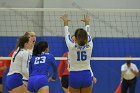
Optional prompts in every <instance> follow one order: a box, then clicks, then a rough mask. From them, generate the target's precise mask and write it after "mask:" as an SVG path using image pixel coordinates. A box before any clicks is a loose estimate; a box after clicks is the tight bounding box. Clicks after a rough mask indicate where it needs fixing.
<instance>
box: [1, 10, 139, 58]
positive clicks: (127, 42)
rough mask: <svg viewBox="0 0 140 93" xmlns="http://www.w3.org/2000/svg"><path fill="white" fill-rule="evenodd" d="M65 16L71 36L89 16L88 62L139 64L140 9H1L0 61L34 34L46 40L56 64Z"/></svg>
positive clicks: (60, 46) (61, 50) (60, 54)
mask: <svg viewBox="0 0 140 93" xmlns="http://www.w3.org/2000/svg"><path fill="white" fill-rule="evenodd" d="M64 14H68V18H69V19H70V20H71V21H70V22H69V27H70V31H71V34H72V35H73V34H74V31H75V30H76V29H77V28H81V27H84V24H83V23H82V22H81V20H82V19H83V16H84V15H89V16H90V27H91V32H90V35H91V37H92V38H93V44H94V48H93V55H92V58H91V60H127V59H128V58H127V57H126V56H132V57H131V60H140V10H139V9H80V8H79V9H75V8H70V9H69V8H67V9H64V8H0V42H1V43H0V54H1V56H4V57H0V60H5V59H8V60H10V57H7V56H8V54H9V53H10V51H11V50H12V49H13V48H14V45H15V42H16V38H17V37H19V36H21V35H23V34H24V33H25V32H27V31H34V32H35V33H36V35H37V40H38V41H39V40H47V41H48V43H49V45H50V52H51V53H53V54H54V55H55V57H56V60H62V59H63V60H66V58H63V57H61V56H62V54H63V52H64V51H67V47H66V44H65V40H64V28H63V27H64V26H63V21H62V20H61V19H60V17H61V16H62V15H64Z"/></svg>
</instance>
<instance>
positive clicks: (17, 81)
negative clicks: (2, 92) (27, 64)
mask: <svg viewBox="0 0 140 93" xmlns="http://www.w3.org/2000/svg"><path fill="white" fill-rule="evenodd" d="M22 85H23V82H22V75H21V74H20V73H14V74H12V75H8V76H7V77H6V87H7V88H8V91H11V90H12V89H14V88H17V87H19V86H22Z"/></svg>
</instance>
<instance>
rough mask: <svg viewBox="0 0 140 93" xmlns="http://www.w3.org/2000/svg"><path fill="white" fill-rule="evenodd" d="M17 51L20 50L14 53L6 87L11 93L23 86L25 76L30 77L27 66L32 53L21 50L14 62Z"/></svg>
mask: <svg viewBox="0 0 140 93" xmlns="http://www.w3.org/2000/svg"><path fill="white" fill-rule="evenodd" d="M17 51H18V49H17V50H16V51H15V52H14V53H13V56H12V60H11V65H10V70H9V73H8V75H7V78H6V86H7V88H8V90H9V91H10V90H12V89H14V88H16V87H19V86H21V85H23V81H22V79H23V76H26V77H28V74H27V73H28V70H27V64H28V62H29V57H30V53H29V51H28V50H25V49H21V50H20V51H19V52H18V54H17V55H16V57H15V60H14V61H13V57H14V56H15V54H16V53H17Z"/></svg>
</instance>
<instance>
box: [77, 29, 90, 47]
mask: <svg viewBox="0 0 140 93" xmlns="http://www.w3.org/2000/svg"><path fill="white" fill-rule="evenodd" d="M75 38H76V42H77V43H78V45H80V46H84V45H85V44H87V42H88V34H87V32H86V31H85V30H84V29H82V28H79V29H77V30H76V31H75Z"/></svg>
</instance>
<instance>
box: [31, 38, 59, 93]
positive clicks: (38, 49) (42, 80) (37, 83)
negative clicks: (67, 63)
mask: <svg viewBox="0 0 140 93" xmlns="http://www.w3.org/2000/svg"><path fill="white" fill-rule="evenodd" d="M48 51H49V46H48V43H47V42H46V41H40V42H39V43H37V44H36V45H35V46H34V49H33V56H32V58H31V60H30V63H29V76H30V77H29V80H28V91H30V93H34V92H35V93H36V92H37V93H49V85H48V82H49V81H50V80H55V79H56V75H57V66H56V63H55V59H54V56H53V55H52V54H50V53H48ZM50 67H52V68H53V75H52V76H49V75H48V73H49V68H50Z"/></svg>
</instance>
